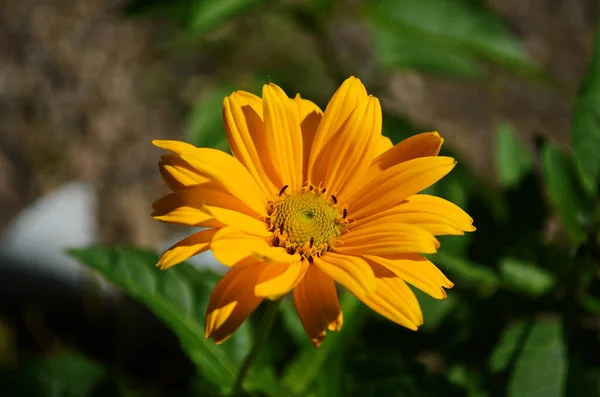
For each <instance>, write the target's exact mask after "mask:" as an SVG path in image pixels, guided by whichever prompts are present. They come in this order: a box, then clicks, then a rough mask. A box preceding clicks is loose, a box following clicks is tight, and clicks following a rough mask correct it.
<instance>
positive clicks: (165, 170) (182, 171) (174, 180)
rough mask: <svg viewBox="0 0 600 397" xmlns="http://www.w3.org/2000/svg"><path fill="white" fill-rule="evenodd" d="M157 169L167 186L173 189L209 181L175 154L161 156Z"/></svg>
mask: <svg viewBox="0 0 600 397" xmlns="http://www.w3.org/2000/svg"><path fill="white" fill-rule="evenodd" d="M158 169H159V171H160V174H161V176H162V178H163V180H164V181H165V183H166V184H167V186H169V188H170V189H171V190H173V191H177V190H181V189H185V188H187V187H190V186H193V185H198V184H202V183H207V182H209V180H208V179H207V178H205V177H203V176H201V175H199V174H198V173H197V172H196V170H194V168H193V167H192V166H191V165H189V164H188V163H186V162H185V161H183V160H182V159H181V157H179V156H178V155H176V154H167V155H164V156H161V157H160V161H159V162H158Z"/></svg>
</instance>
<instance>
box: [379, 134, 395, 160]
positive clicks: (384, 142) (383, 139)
mask: <svg viewBox="0 0 600 397" xmlns="http://www.w3.org/2000/svg"><path fill="white" fill-rule="evenodd" d="M392 147H394V144H393V143H392V141H391V140H390V138H388V137H387V136H384V135H381V136H380V137H379V138H378V139H377V149H376V150H375V156H379V155H380V154H381V153H384V152H386V151H388V150H390V149H391V148H392Z"/></svg>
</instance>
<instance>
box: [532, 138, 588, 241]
mask: <svg viewBox="0 0 600 397" xmlns="http://www.w3.org/2000/svg"><path fill="white" fill-rule="evenodd" d="M542 171H543V174H544V179H545V182H546V186H547V189H548V196H549V199H550V204H551V205H552V207H553V208H554V210H555V211H556V213H557V214H558V216H559V217H560V219H561V221H562V225H563V227H564V229H565V231H566V232H567V235H568V236H569V237H570V239H571V241H572V242H573V243H574V244H576V245H579V244H581V243H582V242H583V241H585V238H586V233H585V230H584V224H585V222H586V221H587V219H586V208H587V205H586V203H583V202H582V201H583V200H582V199H583V195H582V192H581V189H580V187H579V185H578V184H577V179H575V175H574V172H573V167H572V163H571V161H570V158H569V157H567V156H566V155H565V154H564V153H563V152H561V151H560V150H559V149H558V148H557V147H556V146H554V145H553V144H551V143H546V145H545V146H544V148H543V150H542Z"/></svg>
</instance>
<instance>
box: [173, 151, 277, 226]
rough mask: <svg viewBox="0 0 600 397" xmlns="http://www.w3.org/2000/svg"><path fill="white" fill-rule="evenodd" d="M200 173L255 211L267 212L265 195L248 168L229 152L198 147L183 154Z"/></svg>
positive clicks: (259, 212) (258, 212)
mask: <svg viewBox="0 0 600 397" xmlns="http://www.w3.org/2000/svg"><path fill="white" fill-rule="evenodd" d="M181 158H182V159H183V160H185V161H186V162H188V163H189V164H190V165H191V166H193V167H194V168H195V169H196V170H198V173H200V175H202V176H204V177H206V178H208V179H210V180H211V181H213V182H215V183H217V184H218V185H219V186H220V187H221V188H222V189H223V190H225V191H227V192H229V193H231V195H232V196H234V197H236V198H237V199H239V200H240V201H242V202H243V203H244V204H246V205H247V206H248V207H249V208H252V209H253V210H254V211H255V213H257V214H262V213H264V212H265V205H266V201H265V195H264V193H263V192H262V191H261V189H260V188H259V187H258V185H257V184H256V181H255V180H254V179H253V178H252V176H251V175H250V173H249V172H248V170H246V168H244V166H243V165H242V164H241V163H240V162H239V161H238V160H236V159H235V158H234V157H232V156H230V155H229V154H227V153H225V152H222V151H220V150H216V149H209V148H198V149H195V150H194V151H193V152H187V153H185V154H182V155H181Z"/></svg>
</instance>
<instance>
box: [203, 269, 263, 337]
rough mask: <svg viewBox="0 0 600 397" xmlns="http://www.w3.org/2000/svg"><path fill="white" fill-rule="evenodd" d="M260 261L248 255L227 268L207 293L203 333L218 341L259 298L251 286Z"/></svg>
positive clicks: (235, 326)
mask: <svg viewBox="0 0 600 397" xmlns="http://www.w3.org/2000/svg"><path fill="white" fill-rule="evenodd" d="M263 267H264V264H261V263H259V262H257V261H256V260H254V259H248V260H247V261H245V262H244V263H240V264H239V265H238V266H235V267H233V268H231V270H229V271H228V272H227V273H226V274H225V276H223V278H222V279H221V280H220V281H219V282H218V283H217V285H216V286H215V288H214V289H213V292H212V294H211V296H210V301H209V303H208V309H207V311H206V319H205V321H204V336H205V337H206V338H210V337H212V338H213V339H214V340H215V342H216V343H217V344H218V343H222V342H224V341H225V340H227V339H228V338H229V337H230V336H231V334H232V333H233V332H234V331H235V330H236V329H238V328H239V326H240V325H241V324H242V323H243V322H244V321H245V320H246V318H248V316H249V315H250V314H251V313H252V312H253V311H254V310H255V309H256V308H257V307H258V305H259V304H260V303H261V302H262V301H263V298H260V297H257V296H256V295H254V286H255V284H256V282H257V280H258V275H259V274H260V272H261V270H262V268H263Z"/></svg>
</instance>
